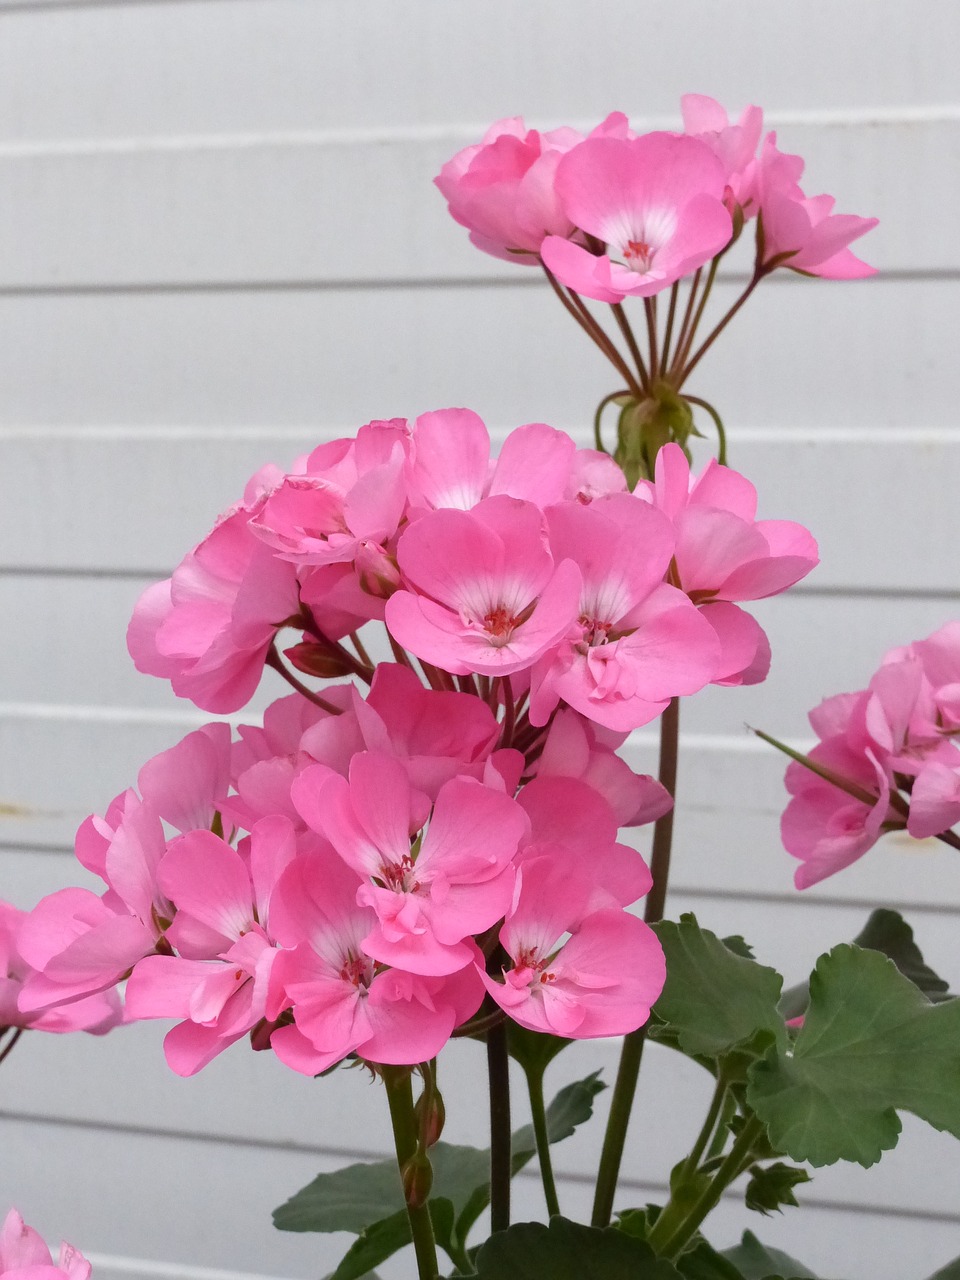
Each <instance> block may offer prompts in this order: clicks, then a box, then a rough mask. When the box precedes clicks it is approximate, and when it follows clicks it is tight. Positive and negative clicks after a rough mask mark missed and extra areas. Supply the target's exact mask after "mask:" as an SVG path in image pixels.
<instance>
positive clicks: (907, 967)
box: [780, 908, 950, 1018]
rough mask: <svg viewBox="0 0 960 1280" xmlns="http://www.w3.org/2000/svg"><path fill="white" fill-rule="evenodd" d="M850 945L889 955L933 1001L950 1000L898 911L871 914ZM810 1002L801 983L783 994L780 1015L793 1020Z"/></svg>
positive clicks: (881, 909)
mask: <svg viewBox="0 0 960 1280" xmlns="http://www.w3.org/2000/svg"><path fill="white" fill-rule="evenodd" d="M853 943H854V946H857V947H863V948H865V949H866V950H867V951H879V952H880V953H881V954H882V955H885V956H888V957H889V958H890V959H891V960H892V961H893V963H894V964H895V965H896V966H897V968H898V969H899V970H900V972H901V973H902V974H903V976H904V977H905V978H909V979H910V981H911V982H912V983H913V985H914V986H915V987H919V988H920V990H921V991H922V992H923V994H924V995H925V996H928V997H929V998H930V1000H932V1001H933V1002H937V1001H939V1000H948V999H949V998H950V997H949V995H948V994H947V993H948V990H949V987H948V984H947V983H946V982H944V980H943V978H941V977H939V976H938V975H937V974H936V973H934V971H933V970H932V969H931V968H930V966H929V965H928V964H925V963H924V959H923V956H922V955H921V954H920V948H919V947H918V946H917V944H916V943H915V942H914V940H913V930H912V929H911V928H910V926H909V925H908V924H907V922H906V920H904V918H903V916H901V915H900V914H899V912H897V911H889V910H887V909H886V908H880V909H879V910H877V911H872V912H871V913H870V917H869V919H868V920H867V923H866V924H865V925H864V927H863V928H862V929H861V930H860V932H859V933H858V934H857V936H856V937H855V938H854V940H853ZM809 1001H810V984H809V983H808V982H801V983H799V984H798V985H797V986H795V987H791V988H790V990H789V991H786V992H784V994H783V997H782V999H781V1001H780V1012H781V1013H782V1014H783V1016H784V1017H785V1018H796V1017H798V1016H799V1015H800V1014H802V1013H803V1012H804V1011H805V1010H806V1007H807V1005H808V1004H809Z"/></svg>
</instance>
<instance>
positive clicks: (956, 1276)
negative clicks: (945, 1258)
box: [930, 1258, 960, 1280]
mask: <svg viewBox="0 0 960 1280" xmlns="http://www.w3.org/2000/svg"><path fill="white" fill-rule="evenodd" d="M930 1280H960V1258H956V1259H954V1261H953V1262H948V1263H947V1265H946V1266H945V1267H941V1268H940V1270H939V1271H938V1272H937V1274H936V1275H934V1276H931V1277H930Z"/></svg>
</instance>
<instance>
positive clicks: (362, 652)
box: [350, 631, 374, 668]
mask: <svg viewBox="0 0 960 1280" xmlns="http://www.w3.org/2000/svg"><path fill="white" fill-rule="evenodd" d="M350 639H351V640H352V641H353V647H354V648H355V649H356V651H357V657H358V658H359V659H360V661H361V662H364V663H366V665H367V666H368V667H371V668H372V667H373V665H374V664H373V663H372V662H371V661H370V655H369V653H367V651H366V648H365V647H364V644H363V641H362V640H361V639H360V637H359V636H358V635H357V633H356V631H351V632H350Z"/></svg>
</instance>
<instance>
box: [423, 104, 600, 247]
mask: <svg viewBox="0 0 960 1280" xmlns="http://www.w3.org/2000/svg"><path fill="white" fill-rule="evenodd" d="M582 140H583V135H582V134H579V133H577V132H576V130H574V129H553V130H551V131H549V132H547V133H540V132H539V131H538V130H536V129H527V128H525V126H524V123H523V121H522V119H520V117H519V116H514V117H513V118H511V119H506V120H498V121H497V122H496V123H495V124H492V125H491V126H490V128H489V129H488V130H487V132H486V134H485V135H484V138H483V141H482V142H480V143H478V144H476V145H474V146H470V147H465V148H464V149H463V150H462V151H458V152H457V154H456V155H455V156H454V157H453V159H452V160H448V161H447V163H446V164H445V165H444V166H443V168H442V169H441V170H440V173H439V174H438V176H437V177H436V178H434V182H435V183H436V185H437V187H439V189H440V193H441V194H442V195H443V197H444V199H445V200H446V201H447V206H448V208H449V210H450V213H451V215H452V216H453V217H454V218H455V219H456V221H457V222H459V223H460V225H461V226H464V227H467V228H468V229H469V231H470V239H471V241H472V243H473V244H475V245H476V246H477V248H478V249H483V250H484V251H485V252H486V253H490V254H493V255H494V257H497V258H507V259H509V260H511V261H516V262H520V263H529V264H531V265H533V264H535V263H536V261H537V259H536V254H537V252H538V251H539V249H540V245H541V243H542V242H543V238H544V236H547V235H558V236H567V235H570V234H571V233H572V231H573V225H572V224H571V222H570V220H569V218H568V217H567V215H566V214H565V212H564V211H563V209H562V207H561V205H560V202H559V200H558V198H557V193H556V190H555V184H554V178H555V175H556V170H557V164H558V162H559V160H560V158H561V156H563V155H564V154H565V152H567V151H569V150H570V148H571V147H574V146H576V145H577V144H578V143H580V142H582Z"/></svg>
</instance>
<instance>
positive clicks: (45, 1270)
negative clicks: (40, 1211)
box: [0, 1209, 91, 1280]
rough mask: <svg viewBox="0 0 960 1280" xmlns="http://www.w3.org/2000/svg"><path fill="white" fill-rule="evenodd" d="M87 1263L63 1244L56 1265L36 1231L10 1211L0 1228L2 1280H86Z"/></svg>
mask: <svg viewBox="0 0 960 1280" xmlns="http://www.w3.org/2000/svg"><path fill="white" fill-rule="evenodd" d="M90 1272H91V1267H90V1263H89V1262H88V1261H87V1260H86V1258H85V1257H84V1256H83V1254H82V1253H81V1252H80V1251H79V1250H78V1249H75V1248H74V1247H73V1245H72V1244H67V1243H66V1241H64V1242H63V1243H62V1244H61V1245H60V1254H59V1257H58V1259H57V1261H56V1262H54V1261H53V1257H52V1255H51V1253H50V1250H49V1249H48V1248H47V1246H46V1244H45V1243H44V1241H43V1239H42V1237H41V1236H40V1234H39V1232H37V1231H34V1229H33V1227H28V1226H27V1224H26V1223H25V1222H24V1220H23V1218H22V1217H21V1216H20V1214H19V1213H18V1212H17V1210H16V1209H11V1210H10V1212H9V1213H8V1214H7V1216H6V1218H4V1220H3V1226H2V1227H0V1277H5V1280H87V1278H88V1276H89V1275H90Z"/></svg>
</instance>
